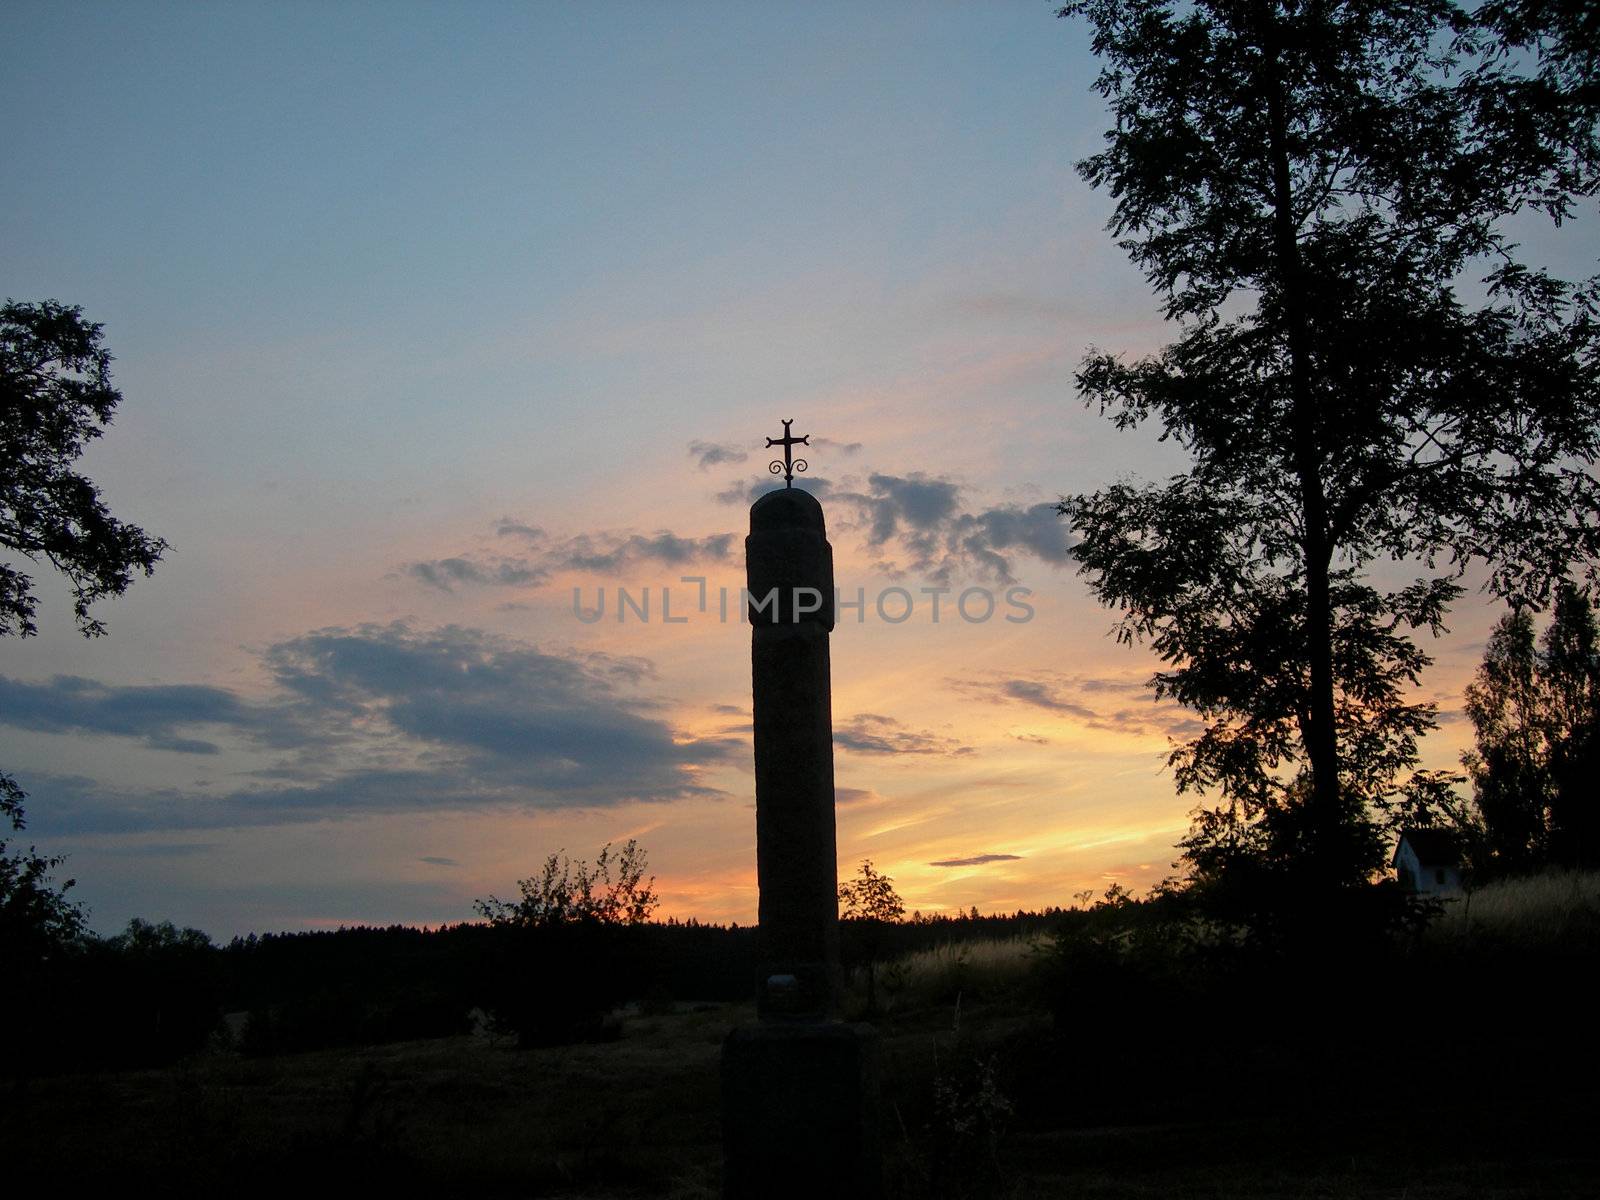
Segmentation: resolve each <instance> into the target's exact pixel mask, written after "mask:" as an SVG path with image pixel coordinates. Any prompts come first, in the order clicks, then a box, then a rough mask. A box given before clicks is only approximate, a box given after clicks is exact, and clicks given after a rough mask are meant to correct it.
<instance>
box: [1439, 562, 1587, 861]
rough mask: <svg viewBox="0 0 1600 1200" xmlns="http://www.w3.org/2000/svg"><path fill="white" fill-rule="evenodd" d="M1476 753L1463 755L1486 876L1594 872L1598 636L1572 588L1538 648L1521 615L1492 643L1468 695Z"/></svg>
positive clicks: (1511, 616)
mask: <svg viewBox="0 0 1600 1200" xmlns="http://www.w3.org/2000/svg"><path fill="white" fill-rule="evenodd" d="M1466 711H1467V716H1468V717H1470V718H1471V720H1472V726H1473V730H1474V733H1475V735H1476V745H1475V748H1474V749H1473V750H1471V751H1469V752H1468V753H1466V754H1465V755H1463V756H1462V762H1463V764H1464V765H1465V766H1466V768H1467V773H1468V774H1469V775H1470V776H1471V778H1472V785H1473V798H1474V801H1475V803H1476V805H1477V810H1478V825H1477V830H1476V831H1477V832H1478V833H1479V837H1478V839H1477V861H1476V862H1475V863H1474V866H1475V867H1476V868H1477V870H1478V873H1479V874H1480V875H1484V874H1489V875H1492V874H1501V873H1505V872H1512V871H1525V870H1528V869H1530V868H1534V867H1538V866H1543V865H1546V864H1548V863H1559V864H1562V865H1567V866H1578V865H1591V864H1593V863H1594V862H1595V860H1596V854H1597V850H1600V828H1597V821H1600V801H1597V800H1596V794H1597V790H1600V784H1597V780H1600V638H1597V631H1596V626H1595V616H1594V612H1593V609H1592V608H1591V607H1590V604H1589V601H1588V599H1587V598H1586V597H1585V596H1584V595H1583V594H1581V593H1580V592H1579V591H1578V590H1577V589H1576V588H1573V587H1572V586H1571V585H1566V586H1563V587H1562V588H1561V589H1560V591H1559V592H1558V593H1557V596H1556V604H1555V612H1554V614H1553V616H1552V619H1551V621H1550V624H1549V625H1548V626H1547V627H1546V629H1545V631H1544V635H1543V637H1542V638H1541V639H1540V640H1539V643H1538V645H1535V640H1534V626H1533V617H1532V615H1531V614H1530V613H1529V612H1528V611H1527V610H1526V609H1516V610H1514V611H1512V612H1511V613H1508V614H1507V615H1506V616H1505V617H1503V618H1502V619H1501V620H1500V622H1499V623H1498V624H1497V625H1496V626H1495V628H1494V632H1493V633H1492V634H1491V635H1490V638H1489V645H1488V647H1487V649H1486V650H1485V651H1484V655H1483V662H1482V663H1481V664H1480V665H1479V667H1478V672H1477V675H1476V677H1475V678H1474V680H1473V682H1472V683H1471V684H1470V685H1469V686H1468V687H1467V691H1466Z"/></svg>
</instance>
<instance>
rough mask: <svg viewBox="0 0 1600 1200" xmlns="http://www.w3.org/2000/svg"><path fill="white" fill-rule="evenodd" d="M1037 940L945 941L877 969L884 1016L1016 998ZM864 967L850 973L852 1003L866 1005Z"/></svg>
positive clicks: (879, 1000)
mask: <svg viewBox="0 0 1600 1200" xmlns="http://www.w3.org/2000/svg"><path fill="white" fill-rule="evenodd" d="M1039 942H1040V939H1039V938H1038V937H1010V938H997V939H994V940H991V941H970V942H955V943H950V942H947V943H945V944H944V945H942V946H935V947H933V948H932V949H929V950H918V951H916V952H914V953H912V954H908V955H906V956H904V957H903V958H897V959H893V960H891V961H889V962H886V963H879V964H878V966H877V972H878V983H877V998H878V1004H879V1007H880V1008H881V1009H882V1010H884V1011H885V1012H893V1011H895V1010H896V1009H914V1008H922V1007H925V1006H928V1005H935V1004H948V1003H950V1002H952V1001H954V1000H955V999H956V998H957V997H958V996H961V997H965V998H966V999H969V1000H972V999H979V998H986V999H992V998H995V997H998V996H1006V995H1014V994H1016V993H1017V992H1019V991H1020V990H1021V989H1022V988H1023V987H1024V986H1025V985H1026V984H1027V982H1028V977H1029V973H1030V972H1031V971H1032V970H1033V965H1034V962H1035V958H1036V951H1037V949H1038V946H1039ZM866 970H867V969H866V968H864V967H863V968H859V969H857V970H856V971H854V972H852V974H851V978H850V984H849V990H850V996H849V998H848V999H847V1006H849V1001H850V1000H855V1001H857V1002H858V1003H864V1002H865V997H866V992H867V985H866Z"/></svg>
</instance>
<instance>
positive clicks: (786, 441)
mask: <svg viewBox="0 0 1600 1200" xmlns="http://www.w3.org/2000/svg"><path fill="white" fill-rule="evenodd" d="M793 424H794V421H793V420H792V419H791V420H788V421H785V422H784V423H783V436H782V437H781V438H768V439H767V446H768V448H769V449H770V448H771V447H773V446H782V447H783V461H782V462H779V461H778V460H777V459H773V460H772V461H771V462H769V463H768V464H767V470H769V471H771V472H772V473H773V474H774V475H776V474H778V473H779V472H782V474H783V486H784V487H793V486H794V473H795V472H796V471H804V470H805V469H806V460H805V459H803V458H790V457H789V455H790V454H791V453H792V452H793V450H794V447H796V446H809V445H811V435H810V434H809V433H808V434H806V435H805V436H804V437H795V436H794V435H793V434H792V433H790V432H789V426H791V425H793Z"/></svg>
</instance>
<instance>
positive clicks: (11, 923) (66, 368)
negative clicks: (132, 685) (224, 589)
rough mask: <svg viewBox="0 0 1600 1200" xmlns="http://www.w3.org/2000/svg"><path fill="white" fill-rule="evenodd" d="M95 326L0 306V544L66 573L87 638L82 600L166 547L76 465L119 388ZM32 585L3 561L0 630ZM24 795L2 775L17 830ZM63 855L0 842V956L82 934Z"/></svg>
mask: <svg viewBox="0 0 1600 1200" xmlns="http://www.w3.org/2000/svg"><path fill="white" fill-rule="evenodd" d="M101 328H102V327H101V326H100V325H97V324H95V323H93V322H90V321H85V320H84V319H83V310H82V309H80V308H76V307H69V306H67V305H63V304H59V303H57V302H56V301H54V300H45V301H41V302H39V303H37V304H33V303H18V302H15V301H11V300H7V301H6V303H5V304H4V305H3V306H0V550H4V551H9V552H11V553H14V554H18V555H20V556H22V557H23V558H25V559H28V560H30V561H34V562H38V561H40V560H41V559H42V560H44V561H46V562H48V563H49V564H50V565H51V566H53V567H55V568H56V569H57V570H59V571H60V572H61V573H62V574H63V575H65V576H66V577H67V580H68V582H69V583H70V584H71V585H72V590H73V612H74V615H75V616H76V618H77V622H78V628H79V630H80V631H81V632H82V633H83V634H84V636H86V637H95V636H98V635H100V634H102V633H104V632H105V626H104V625H103V624H101V622H100V621H98V620H96V619H95V618H94V617H92V616H90V614H89V607H90V605H92V604H93V603H94V602H95V601H96V600H99V599H101V598H103V597H106V596H117V595H121V594H122V592H124V591H125V590H126V589H127V588H128V585H129V584H130V583H132V581H133V573H134V572H135V571H141V572H143V573H144V574H145V575H149V574H150V573H151V572H152V571H153V570H154V569H155V564H156V562H157V561H158V560H159V559H160V558H161V555H162V553H163V552H164V551H165V550H166V549H167V544H166V542H164V541H162V540H161V539H160V538H155V537H151V536H149V535H148V534H146V533H145V532H144V530H142V529H140V528H139V527H138V526H137V525H129V524H126V523H124V522H122V521H119V520H117V519H116V518H115V517H113V516H112V515H111V513H110V511H109V510H108V509H107V508H106V506H105V504H104V503H103V502H102V501H101V499H100V492H99V489H97V488H96V487H95V486H94V484H93V483H92V482H90V481H89V480H88V479H87V478H86V477H84V476H83V475H80V474H79V473H78V472H76V471H75V470H73V469H72V464H73V463H74V462H75V461H76V460H77V458H78V456H79V455H81V454H82V453H83V450H84V447H85V446H86V445H87V444H88V443H89V442H90V441H91V440H93V439H94V438H97V437H99V436H100V435H101V434H102V433H103V432H104V430H105V428H106V426H108V425H110V424H111V415H112V413H113V412H114V411H115V410H116V407H117V405H118V403H120V402H121V400H122V394H121V393H120V392H118V391H117V390H116V389H115V388H114V387H112V386H111V355H110V353H109V352H108V351H107V350H106V349H105V347H104V346H103V345H102V344H101ZM36 608H37V602H36V599H35V597H34V594H33V580H32V578H31V577H30V576H28V575H27V574H25V573H24V572H23V571H21V570H19V569H18V568H16V567H14V566H12V565H11V564H10V563H8V562H4V561H0V636H4V635H7V634H13V635H18V636H21V637H30V636H32V635H33V634H35V633H37V632H38V629H37V626H36V624H35V622H34V615H35V611H36ZM24 799H26V794H25V793H24V792H23V790H22V788H21V787H20V786H19V785H18V784H17V783H16V781H15V780H14V779H12V778H11V776H9V775H6V774H4V773H0V820H4V821H5V822H6V823H8V824H9V825H10V826H11V830H12V831H13V832H15V831H20V830H21V829H22V828H23V821H24V814H23V806H22V802H23V800H24ZM61 861H62V860H61V859H60V858H58V857H45V856H42V855H40V854H38V853H37V852H35V851H34V850H33V849H32V848H30V849H29V850H28V851H27V852H26V853H10V852H8V851H7V841H6V839H4V838H0V938H3V943H4V946H3V949H0V957H3V958H5V960H6V961H8V962H11V963H20V962H23V961H33V962H37V961H40V960H42V959H43V958H45V957H46V956H47V954H48V952H49V949H50V948H51V947H54V946H59V945H60V944H62V943H63V942H64V941H66V940H67V939H69V938H71V937H73V936H76V935H77V934H78V933H80V932H81V931H82V929H83V923H84V918H83V912H82V910H81V909H80V908H79V907H78V906H77V905H75V904H73V903H71V902H70V901H68V900H67V899H66V890H67V889H68V888H70V887H71V886H72V882H71V881H70V880H69V881H67V883H65V884H64V885H62V886H60V887H57V886H56V885H55V884H54V883H53V882H52V881H51V878H50V872H51V871H52V870H53V869H54V868H55V867H57V866H59V865H60V863H61Z"/></svg>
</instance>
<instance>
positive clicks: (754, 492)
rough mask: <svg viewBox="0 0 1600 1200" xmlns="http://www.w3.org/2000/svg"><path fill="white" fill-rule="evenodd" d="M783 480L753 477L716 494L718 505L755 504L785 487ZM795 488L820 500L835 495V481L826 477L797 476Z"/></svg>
mask: <svg viewBox="0 0 1600 1200" xmlns="http://www.w3.org/2000/svg"><path fill="white" fill-rule="evenodd" d="M783 486H784V484H783V478H782V477H781V476H774V475H772V474H770V473H769V474H765V475H751V476H749V477H748V478H746V479H742V480H740V481H739V482H737V483H734V484H732V485H730V486H729V487H725V488H723V489H722V491H720V492H718V493H717V494H716V501H717V503H718V504H754V503H755V502H756V501H757V500H759V499H760V498H761V497H762V496H765V495H766V494H767V493H768V492H774V491H777V490H778V489H779V488H781V487H783ZM794 486H795V487H797V488H799V489H800V490H801V491H805V492H810V493H811V494H812V495H813V496H815V497H816V498H817V499H818V500H825V499H827V497H828V496H830V495H831V494H832V493H833V488H834V484H833V481H832V480H831V479H829V478H827V477H826V476H824V475H796V476H795V477H794Z"/></svg>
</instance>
